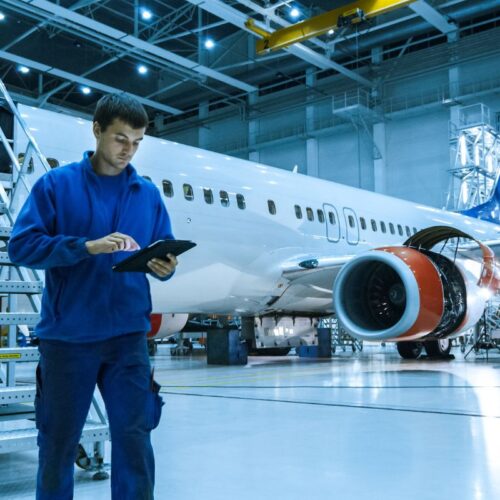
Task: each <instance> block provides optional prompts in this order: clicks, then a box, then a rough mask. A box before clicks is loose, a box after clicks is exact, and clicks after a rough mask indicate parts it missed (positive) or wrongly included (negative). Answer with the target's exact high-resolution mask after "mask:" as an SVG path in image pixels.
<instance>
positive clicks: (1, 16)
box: [0, 12, 5, 21]
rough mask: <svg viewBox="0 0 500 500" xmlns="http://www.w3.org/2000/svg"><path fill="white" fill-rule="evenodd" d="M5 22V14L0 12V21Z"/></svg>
mask: <svg viewBox="0 0 500 500" xmlns="http://www.w3.org/2000/svg"><path fill="white" fill-rule="evenodd" d="M4 20H5V14H4V13H3V12H0V21H4Z"/></svg>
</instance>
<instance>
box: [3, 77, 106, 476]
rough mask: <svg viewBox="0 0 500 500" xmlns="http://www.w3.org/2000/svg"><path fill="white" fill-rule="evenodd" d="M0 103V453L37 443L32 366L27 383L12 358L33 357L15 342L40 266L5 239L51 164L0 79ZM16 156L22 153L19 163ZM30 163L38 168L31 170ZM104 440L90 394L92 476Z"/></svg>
mask: <svg viewBox="0 0 500 500" xmlns="http://www.w3.org/2000/svg"><path fill="white" fill-rule="evenodd" d="M0 106H1V107H2V111H3V112H4V113H5V111H6V112H7V113H8V114H9V115H11V116H12V119H13V121H14V134H13V135H14V136H15V138H16V141H15V144H14V137H7V136H6V134H5V133H4V131H3V130H2V127H1V126H0V148H2V146H3V149H2V151H1V153H2V154H1V155H0V158H2V165H0V168H1V170H2V171H3V173H0V331H1V336H0V453H7V452H12V451H20V450H27V449H33V448H36V446H37V443H36V438H37V430H36V428H35V423H34V401H35V393H36V386H35V384H34V380H35V369H34V366H33V369H32V370H31V366H29V365H28V366H25V367H24V368H23V370H22V372H23V373H22V374H23V379H24V380H26V379H30V380H32V381H33V382H31V383H28V382H21V381H20V377H18V376H16V375H17V374H16V368H18V366H17V365H18V363H26V362H30V363H33V362H37V361H38V358H39V354H38V349H37V348H36V347H29V346H28V347H22V346H21V345H23V344H25V343H27V342H29V341H30V340H31V341H32V340H33V336H32V334H31V333H30V332H32V329H33V327H34V326H35V325H36V324H37V323H38V321H39V317H40V309H41V299H40V296H41V295H40V294H41V293H42V291H43V287H44V276H43V273H42V272H40V271H37V270H33V269H26V268H22V267H18V266H16V265H13V264H12V262H10V260H9V257H8V254H7V245H8V240H9V238H10V234H11V231H12V226H13V223H14V220H15V214H16V212H17V211H18V210H19V208H20V206H21V205H22V203H23V201H24V200H25V199H26V197H27V195H28V194H29V192H30V190H31V184H32V183H31V182H30V180H31V179H30V177H31V178H34V179H35V180H36V178H37V177H38V175H36V174H37V173H39V174H42V173H44V172H47V171H49V170H50V168H51V167H50V166H49V164H48V162H47V160H46V158H45V157H44V155H43V154H42V153H41V151H40V149H39V147H38V145H37V144H36V142H35V140H34V138H33V136H32V134H31V132H30V130H29V128H28V127H27V125H26V123H25V122H24V120H23V118H22V117H21V115H20V113H19V111H18V109H17V108H16V106H15V104H14V103H13V101H12V99H11V97H10V96H9V93H8V91H7V89H6V87H5V85H4V84H3V82H2V81H1V80H0ZM0 125H1V124H0ZM19 144H24V145H26V150H25V151H15V149H16V148H15V147H14V146H17V147H18V146H19ZM18 158H22V161H21V163H20V162H19V161H18ZM35 166H36V167H37V168H38V169H39V172H37V173H35V168H34V167H35ZM18 371H20V370H18ZM27 373H28V374H29V375H27ZM90 416H92V418H90ZM107 440H109V429H108V424H107V420H106V417H105V414H104V412H103V411H102V410H101V408H100V406H99V404H98V402H97V400H96V399H95V398H94V400H93V405H92V408H91V412H90V414H89V419H88V420H87V424H86V425H85V428H84V430H83V433H82V437H81V441H80V443H81V445H82V446H80V450H79V457H78V460H77V464H78V465H80V466H81V467H84V468H85V469H87V470H89V471H96V474H95V476H94V477H95V478H96V479H103V478H105V477H107V474H106V473H104V472H103V457H104V442H105V441H107ZM91 445H93V446H91ZM87 446H88V447H91V448H92V451H91V453H90V454H89V455H90V456H87V455H86V448H87ZM83 455H85V456H83ZM75 458H76V457H75ZM82 464H84V466H83V465H82Z"/></svg>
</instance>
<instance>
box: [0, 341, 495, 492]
mask: <svg viewBox="0 0 500 500" xmlns="http://www.w3.org/2000/svg"><path fill="white" fill-rule="evenodd" d="M454 354H455V355H456V357H457V359H455V360H454V361H446V362H444V361H429V360H427V361H426V360H422V361H416V362H414V361H403V360H401V359H400V358H399V356H398V354H397V353H396V352H395V350H394V349H393V348H392V347H387V348H386V349H384V348H381V347H374V346H368V347H365V350H364V351H363V352H362V353H357V354H356V355H351V354H350V353H341V354H339V355H336V356H334V358H333V359H331V360H326V361H318V360H311V359H299V358H297V357H296V356H294V355H289V356H287V357H286V358H266V357H262V358H250V361H249V364H248V365H247V366H245V367H223V366H207V364H206V359H205V357H204V356H192V357H190V358H186V359H179V358H172V357H171V356H170V355H169V352H168V347H167V346H160V349H159V352H158V355H157V356H156V358H155V365H156V377H157V379H158V380H159V382H160V383H161V384H162V385H163V388H162V392H163V393H164V394H163V396H164V399H165V400H166V406H165V407H164V414H163V417H162V421H161V423H160V426H159V427H158V429H157V430H156V431H154V433H153V443H154V447H155V450H156V460H157V486H156V498H157V499H158V500H164V499H172V500H226V499H231V500H234V499H237V500H250V499H251V500H255V499H258V500H267V499H273V500H276V499H278V500H281V499H286V500H295V499H301V500H302V499H304V498H309V499H312V500H323V499H331V498H336V499H348V500H365V499H366V500H379V499H380V500H401V499H402V498H404V499H406V500H411V499H418V500H434V499H436V500H437V499H439V500H442V499H443V498H447V499H448V498H449V499H454V500H494V499H498V498H500V474H499V471H500V453H499V450H500V397H499V396H500V356H498V355H495V354H492V355H490V359H489V361H488V362H487V361H486V359H485V358H484V357H478V356H476V357H474V355H473V354H472V355H470V356H469V358H468V359H467V360H464V359H463V355H462V354H461V353H460V352H459V351H458V350H455V352H454ZM107 456H108V457H109V454H108V455H107ZM35 472H36V451H30V452H23V453H12V454H8V455H0V477H1V479H0V498H8V499H9V500H14V499H33V498H34V494H33V492H34V486H35V482H34V476H35ZM109 497H110V495H109V481H103V482H95V481H92V480H91V479H90V478H89V477H88V475H87V474H86V473H85V472H83V471H80V470H77V472H76V486H75V499H76V500H101V499H103V500H105V499H108V498H109Z"/></svg>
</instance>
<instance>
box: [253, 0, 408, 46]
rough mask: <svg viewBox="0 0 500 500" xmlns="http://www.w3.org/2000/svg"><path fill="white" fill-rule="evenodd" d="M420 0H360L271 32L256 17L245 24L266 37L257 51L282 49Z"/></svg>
mask: <svg viewBox="0 0 500 500" xmlns="http://www.w3.org/2000/svg"><path fill="white" fill-rule="evenodd" d="M415 1H416V0H358V1H357V2H353V3H350V4H348V5H344V6H343V7H339V8H337V9H334V10H331V11H329V12H325V13H324V14H321V15H319V16H316V17H312V18H311V19H306V20H305V21H301V22H300V23H296V24H292V25H291V26H288V27H286V28H283V29H279V30H276V31H274V32H273V33H270V32H268V31H266V30H265V29H262V28H260V27H258V26H256V25H255V21H254V20H253V19H251V18H250V19H248V20H247V21H246V23H245V26H246V27H247V28H248V29H249V30H251V31H253V32H254V33H256V34H257V35H259V36H260V37H262V40H258V41H257V49H256V50H257V54H263V53H265V52H270V51H272V50H278V49H282V48H284V47H288V46H289V45H292V44H294V43H297V42H303V41H304V40H308V39H309V38H313V37H315V36H319V35H324V34H325V33H327V32H328V31H330V30H331V29H335V28H341V27H343V26H347V25H349V24H353V23H359V22H361V21H364V20H365V19H368V18H370V17H375V16H378V15H380V14H384V13H386V12H389V11H390V10H394V9H397V8H399V7H405V6H406V5H409V4H411V3H413V2H415Z"/></svg>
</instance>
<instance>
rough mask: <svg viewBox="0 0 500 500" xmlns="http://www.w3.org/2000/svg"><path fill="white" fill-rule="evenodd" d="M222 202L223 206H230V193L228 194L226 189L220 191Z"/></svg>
mask: <svg viewBox="0 0 500 500" xmlns="http://www.w3.org/2000/svg"><path fill="white" fill-rule="evenodd" d="M219 194H220V204H221V205H222V206H223V207H228V206H229V195H228V194H227V192H226V191H220V192H219Z"/></svg>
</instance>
